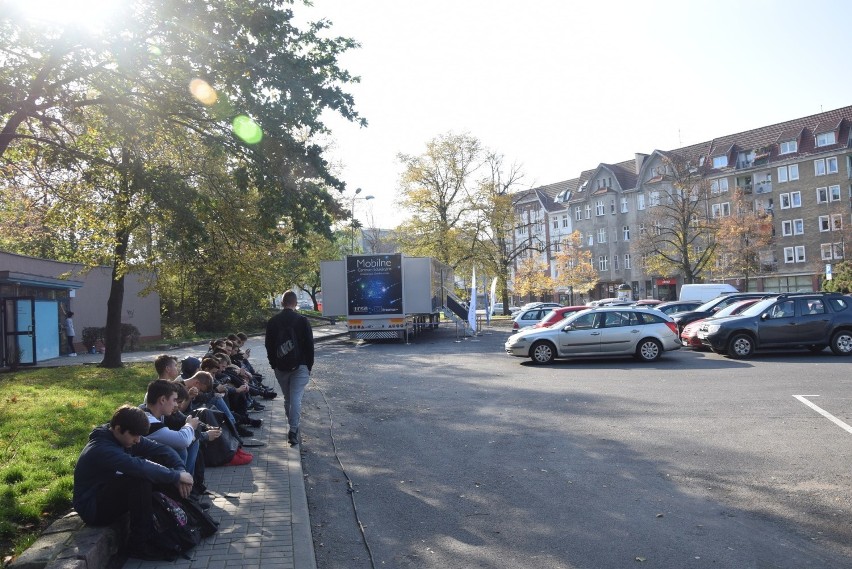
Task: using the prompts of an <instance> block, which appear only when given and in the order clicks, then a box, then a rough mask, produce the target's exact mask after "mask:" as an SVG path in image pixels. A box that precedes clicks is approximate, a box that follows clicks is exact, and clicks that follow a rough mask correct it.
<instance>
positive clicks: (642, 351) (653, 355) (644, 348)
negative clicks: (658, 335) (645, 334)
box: [636, 338, 663, 362]
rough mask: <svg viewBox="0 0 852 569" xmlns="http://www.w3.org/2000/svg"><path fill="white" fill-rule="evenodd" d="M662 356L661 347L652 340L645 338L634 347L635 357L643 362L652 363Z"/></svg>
mask: <svg viewBox="0 0 852 569" xmlns="http://www.w3.org/2000/svg"><path fill="white" fill-rule="evenodd" d="M661 355H663V346H662V345H661V344H660V342H658V341H657V340H655V339H653V338H645V339H644V340H642V341H641V342H639V345H638V346H636V357H637V358H639V359H640V360H642V361H643V362H652V361H654V360H657V359H659V358H660V356H661Z"/></svg>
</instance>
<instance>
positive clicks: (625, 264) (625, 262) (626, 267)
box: [624, 253, 630, 269]
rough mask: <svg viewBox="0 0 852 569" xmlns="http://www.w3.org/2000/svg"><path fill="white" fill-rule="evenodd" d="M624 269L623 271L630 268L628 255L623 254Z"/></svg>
mask: <svg viewBox="0 0 852 569" xmlns="http://www.w3.org/2000/svg"><path fill="white" fill-rule="evenodd" d="M624 268H625V269H629V268H630V253H625V254H624Z"/></svg>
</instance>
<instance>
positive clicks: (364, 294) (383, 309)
mask: <svg viewBox="0 0 852 569" xmlns="http://www.w3.org/2000/svg"><path fill="white" fill-rule="evenodd" d="M320 279H321V283H322V298H323V302H322V314H323V316H329V317H332V316H334V317H345V318H346V324H347V327H348V329H349V336H350V337H351V338H353V339H363V340H376V339H387V338H399V339H401V340H407V338H408V335H409V334H414V333H417V332H418V331H419V330H420V329H421V328H423V327H435V326H437V325H438V322H439V321H440V315H441V311H442V310H443V308H444V306H445V305H446V299H447V294H448V293H450V292H451V291H452V286H453V272H452V269H451V268H450V267H449V266H447V265H445V264H443V263H440V262H438V261H436V260H435V259H431V258H429V257H407V256H405V255H402V254H401V253H392V254H374V255H347V256H346V257H345V258H343V259H341V260H339V261H322V262H321V263H320Z"/></svg>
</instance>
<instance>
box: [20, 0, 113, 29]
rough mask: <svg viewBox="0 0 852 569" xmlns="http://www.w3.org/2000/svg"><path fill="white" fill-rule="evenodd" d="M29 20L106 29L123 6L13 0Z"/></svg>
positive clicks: (81, 0) (88, 0)
mask: <svg viewBox="0 0 852 569" xmlns="http://www.w3.org/2000/svg"><path fill="white" fill-rule="evenodd" d="M13 1H14V3H15V4H17V8H18V9H19V10H20V11H21V12H22V13H23V14H24V15H26V16H27V17H28V18H30V19H32V20H35V21H40V22H45V23H48V24H51V25H56V26H63V25H65V26H80V27H84V28H87V29H90V30H95V29H99V28H102V27H104V26H105V25H106V24H108V23H109V21H110V19H111V18H112V16H113V15H114V13H115V12H116V9H117V8H118V6H119V5H120V4H121V2H118V1H117V0H110V1H107V2H104V1H103V0H13Z"/></svg>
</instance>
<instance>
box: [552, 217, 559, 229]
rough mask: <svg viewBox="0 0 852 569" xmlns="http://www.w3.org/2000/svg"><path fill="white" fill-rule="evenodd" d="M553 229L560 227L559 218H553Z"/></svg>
mask: <svg viewBox="0 0 852 569" xmlns="http://www.w3.org/2000/svg"><path fill="white" fill-rule="evenodd" d="M553 229H559V220H558V219H554V220H553Z"/></svg>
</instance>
